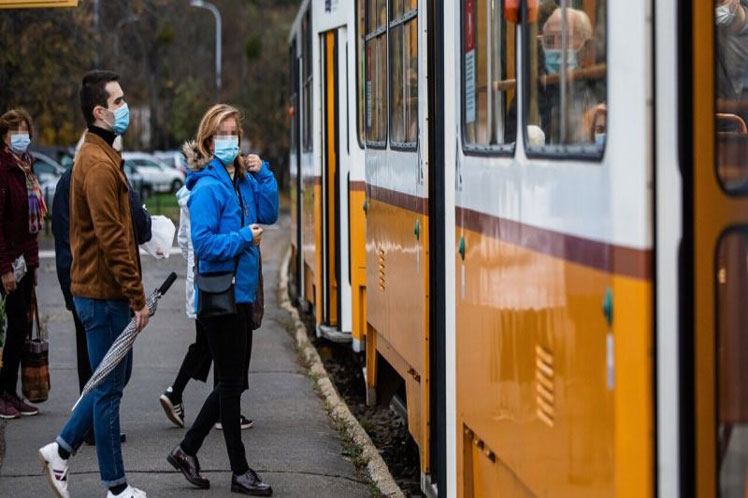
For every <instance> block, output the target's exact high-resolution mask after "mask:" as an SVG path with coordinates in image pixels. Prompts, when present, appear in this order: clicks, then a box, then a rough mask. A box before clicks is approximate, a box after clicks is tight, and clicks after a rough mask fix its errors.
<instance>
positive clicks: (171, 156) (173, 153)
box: [153, 150, 187, 173]
mask: <svg viewBox="0 0 748 498" xmlns="http://www.w3.org/2000/svg"><path fill="white" fill-rule="evenodd" d="M153 155H154V156H156V158H157V159H159V160H161V162H163V163H164V164H166V165H167V166H169V167H171V168H174V169H176V170H178V171H181V172H182V173H187V160H186V159H185V158H184V154H182V151H180V150H157V151H155V152H154V153H153Z"/></svg>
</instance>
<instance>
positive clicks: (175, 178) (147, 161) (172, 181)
mask: <svg viewBox="0 0 748 498" xmlns="http://www.w3.org/2000/svg"><path fill="white" fill-rule="evenodd" d="M122 158H123V159H124V160H125V164H128V165H130V166H132V167H133V168H135V169H136V170H137V172H138V173H140V174H141V175H142V177H143V187H144V188H147V189H150V191H151V192H176V191H177V190H179V189H180V188H181V187H182V185H184V179H185V175H184V173H182V172H181V171H178V170H176V169H174V168H170V167H168V166H166V165H165V164H163V163H162V162H161V161H159V160H158V159H156V158H155V157H154V156H152V155H151V154H147V153H145V152H125V153H123V154H122Z"/></svg>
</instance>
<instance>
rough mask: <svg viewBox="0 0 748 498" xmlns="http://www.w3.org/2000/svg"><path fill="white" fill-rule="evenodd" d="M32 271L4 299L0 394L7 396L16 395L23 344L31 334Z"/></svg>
mask: <svg viewBox="0 0 748 498" xmlns="http://www.w3.org/2000/svg"><path fill="white" fill-rule="evenodd" d="M34 271H35V270H29V271H28V272H27V273H26V275H25V276H24V277H23V278H22V279H21V281H20V282H18V285H17V286H16V290H14V291H13V292H11V293H10V294H8V296H7V297H6V299H5V313H6V315H7V318H8V330H6V331H5V346H4V348H3V367H2V369H0V392H4V393H7V394H17V391H16V389H17V388H18V370H19V368H20V367H21V354H22V353H23V343H24V342H25V341H26V337H28V335H29V333H30V332H31V325H32V322H31V321H30V320H29V309H30V307H31V300H32V298H33V295H34Z"/></svg>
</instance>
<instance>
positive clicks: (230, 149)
mask: <svg viewBox="0 0 748 498" xmlns="http://www.w3.org/2000/svg"><path fill="white" fill-rule="evenodd" d="M215 148H216V151H215V155H216V157H217V158H218V160H219V161H221V162H222V163H223V164H224V165H227V164H231V163H233V162H234V159H236V156H238V155H239V138H238V137H231V138H216V139H215Z"/></svg>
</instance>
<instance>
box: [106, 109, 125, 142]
mask: <svg viewBox="0 0 748 498" xmlns="http://www.w3.org/2000/svg"><path fill="white" fill-rule="evenodd" d="M107 110H108V109H107ZM109 112H111V113H112V114H114V123H107V124H109V125H110V126H111V127H112V131H113V132H114V134H115V135H124V134H125V132H126V131H127V127H128V126H130V108H129V107H128V106H127V104H125V105H122V106H120V107H118V108H117V109H115V110H114V111H109Z"/></svg>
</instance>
